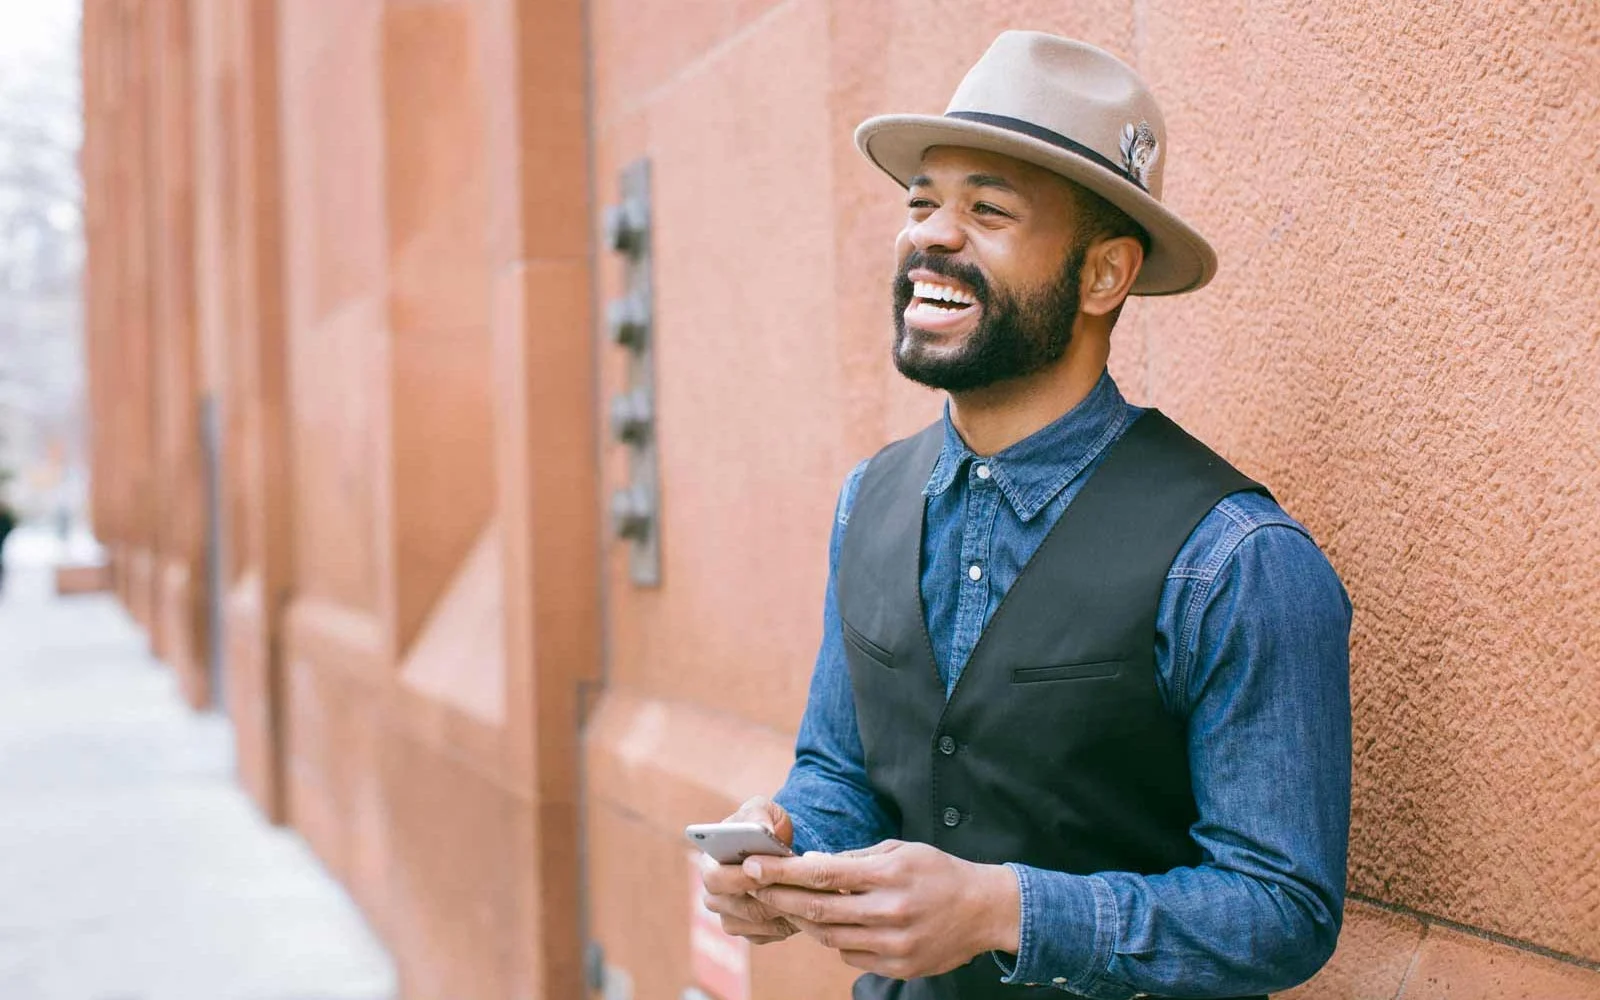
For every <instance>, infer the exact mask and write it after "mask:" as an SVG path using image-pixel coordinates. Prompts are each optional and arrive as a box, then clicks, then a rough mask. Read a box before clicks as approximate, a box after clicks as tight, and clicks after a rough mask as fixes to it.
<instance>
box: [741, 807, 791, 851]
mask: <svg viewBox="0 0 1600 1000" xmlns="http://www.w3.org/2000/svg"><path fill="white" fill-rule="evenodd" d="M728 819H730V820H734V821H738V822H746V823H760V824H761V825H762V826H764V827H766V828H767V829H769V830H771V831H772V835H773V836H775V837H777V838H778V839H779V840H781V841H783V842H784V843H785V844H789V845H793V844H794V821H793V820H791V819H790V818H789V812H788V810H786V809H784V808H783V806H780V805H778V803H776V802H774V801H772V800H771V799H769V798H767V797H766V796H765V795H757V796H755V797H754V798H750V799H746V800H745V802H744V805H742V806H740V807H739V811H738V812H736V813H734V814H733V815H732V816H729V817H728Z"/></svg>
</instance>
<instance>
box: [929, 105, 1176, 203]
mask: <svg viewBox="0 0 1600 1000" xmlns="http://www.w3.org/2000/svg"><path fill="white" fill-rule="evenodd" d="M944 116H945V117H946V118H956V119H959V120H961V121H967V122H977V123H978V124H979V125H993V126H994V127H995V128H1003V129H1005V130H1007V131H1008V132H1021V133H1022V134H1023V135H1025V136H1027V137H1029V138H1030V139H1038V140H1039V141H1040V142H1048V143H1049V144H1050V145H1052V146H1054V147H1056V148H1057V149H1063V150H1066V151H1067V152H1069V153H1072V154H1074V155H1077V156H1081V157H1083V158H1084V159H1086V160H1088V161H1089V162H1091V163H1094V164H1095V165H1097V166H1101V167H1104V168H1106V169H1107V170H1109V171H1111V172H1112V173H1114V174H1116V175H1117V176H1118V177H1121V178H1122V179H1123V180H1125V181H1128V182H1129V183H1131V184H1133V185H1134V186H1135V187H1137V188H1138V189H1139V190H1141V191H1143V192H1144V193H1145V194H1149V193H1150V189H1149V188H1147V187H1145V185H1144V183H1143V182H1142V181H1140V180H1139V178H1138V177H1137V176H1135V175H1134V174H1133V172H1132V171H1130V170H1128V169H1126V168H1125V167H1120V166H1118V165H1117V164H1115V163H1113V162H1112V161H1111V160H1108V159H1106V158H1105V157H1104V156H1101V155H1100V154H1099V153H1098V152H1096V151H1095V150H1093V149H1091V148H1090V147H1088V146H1085V145H1084V144H1083V143H1081V142H1074V141H1073V140H1071V139H1068V138H1067V137H1066V136H1064V135H1062V134H1061V133H1060V132H1052V131H1050V130H1049V129H1047V128H1045V127H1044V126H1043V125H1035V124H1034V123H1033V122H1028V121H1023V120H1022V119H1021V118H1012V117H1010V116H1009V115H991V114H989V113H988V112H986V111H947V112H945V115H944Z"/></svg>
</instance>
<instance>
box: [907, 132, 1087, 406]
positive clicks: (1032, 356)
mask: <svg viewBox="0 0 1600 1000" xmlns="http://www.w3.org/2000/svg"><path fill="white" fill-rule="evenodd" d="M1078 204H1079V199H1078V197H1077V195H1076V193H1075V189H1074V188H1073V186H1072V185H1071V184H1070V183H1069V182H1068V181H1066V180H1065V179H1063V178H1061V177H1059V176H1057V175H1055V174H1053V173H1050V172H1049V171H1047V170H1043V169H1041V168H1039V167H1035V166H1033V165H1032V164H1028V163H1023V162H1022V161H1020V160H1015V159H1012V158H1011V157H1009V156H1002V155H1000V154H998V153H988V152H983V151H980V150H974V149H963V148H959V147H953V146H938V147H935V148H933V149H930V150H929V151H928V152H927V154H926V155H925V156H924V157H923V160H922V172H921V173H920V174H918V175H917V176H916V177H913V178H912V179H911V184H910V187H909V190H908V191H907V194H906V206H907V218H906V226H905V228H904V229H903V230H901V232H900V236H899V238H898V239H897V241H896V243H895V249H896V253H897V255H898V257H899V261H900V267H899V271H898V273H897V274H896V276H895V282H894V306H895V310H894V314H895V342H894V360H895V367H897V368H898V369H899V370H900V372H901V374H903V375H905V376H906V377H907V378H910V379H913V380H915V381H917V382H921V383H922V384H924V385H929V386H932V387H934V388H937V389H945V390H947V391H950V392H964V391H968V390H972V389H979V388H983V387H984V386H988V385H992V384H994V383H996V382H1000V381H1003V380H1006V379H1012V378H1019V377H1021V376H1024V375H1029V374H1032V373H1034V372H1036V371H1039V370H1041V369H1043V368H1046V367H1048V366H1049V365H1051V364H1053V363H1055V362H1056V361H1057V360H1059V359H1060V358H1061V356H1062V354H1063V353H1064V352H1065V351H1066V348H1067V344H1068V343H1069V342H1070V341H1071V338H1072V329H1073V321H1074V319H1075V318H1076V316H1077V313H1078V293H1079V284H1080V281H1081V276H1082V274H1081V273H1082V268H1083V262H1084V256H1085V252H1086V250H1087V243H1086V241H1084V240H1082V239H1080V232H1079V230H1080V227H1079V225H1078V221H1077V220H1078V217H1079V212H1078Z"/></svg>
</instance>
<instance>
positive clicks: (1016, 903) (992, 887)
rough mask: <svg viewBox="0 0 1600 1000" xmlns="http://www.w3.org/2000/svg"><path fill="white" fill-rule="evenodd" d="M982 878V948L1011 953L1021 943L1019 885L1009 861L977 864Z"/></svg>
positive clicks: (1020, 893)
mask: <svg viewBox="0 0 1600 1000" xmlns="http://www.w3.org/2000/svg"><path fill="white" fill-rule="evenodd" d="M978 868H979V871H980V872H981V873H982V875H983V878H984V891H983V892H981V893H979V898H980V899H982V900H983V903H984V906H983V920H982V926H981V933H980V944H981V945H982V949H981V950H982V951H1000V952H1005V953H1007V954H1011V955H1015V954H1016V953H1017V950H1018V949H1019V948H1020V947H1021V946H1022V945H1021V938H1022V887H1021V886H1020V885H1019V884H1018V883H1017V873H1016V872H1014V871H1012V870H1011V868H1010V866H1009V865H979V866H978Z"/></svg>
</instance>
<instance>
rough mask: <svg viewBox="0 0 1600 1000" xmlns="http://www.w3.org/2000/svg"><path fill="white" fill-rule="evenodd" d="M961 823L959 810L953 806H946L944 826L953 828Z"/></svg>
mask: <svg viewBox="0 0 1600 1000" xmlns="http://www.w3.org/2000/svg"><path fill="white" fill-rule="evenodd" d="M960 822H961V810H960V809H957V808H956V807H955V806H947V807H946V808H945V811H944V825H945V826H955V825H956V824H957V823H960Z"/></svg>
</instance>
